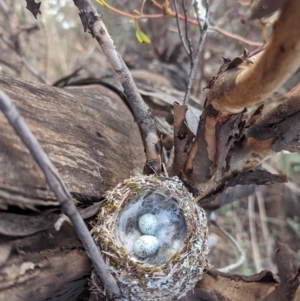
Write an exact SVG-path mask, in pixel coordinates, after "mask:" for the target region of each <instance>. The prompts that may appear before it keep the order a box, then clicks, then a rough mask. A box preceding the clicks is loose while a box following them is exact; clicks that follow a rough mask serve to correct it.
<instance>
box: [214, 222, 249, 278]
mask: <svg viewBox="0 0 300 301" xmlns="http://www.w3.org/2000/svg"><path fill="white" fill-rule="evenodd" d="M210 222H211V223H212V224H213V225H214V226H215V227H216V228H218V230H219V231H220V232H222V234H224V235H225V236H226V237H227V238H228V239H229V240H230V241H231V242H232V243H233V245H234V246H235V247H236V249H237V251H238V252H239V253H240V257H239V258H238V260H237V261H236V262H235V263H232V264H230V265H228V266H226V267H223V268H217V270H218V271H219V272H223V273H230V272H231V271H233V270H235V269H237V268H238V267H240V266H241V265H242V264H243V263H244V261H245V260H246V254H245V252H244V251H243V249H242V248H241V246H240V245H239V243H238V242H237V241H236V240H235V239H234V238H233V237H232V236H231V235H230V234H229V233H228V232H227V231H225V230H224V229H223V228H221V227H220V226H219V225H218V224H217V222H215V221H213V220H211V221H210Z"/></svg>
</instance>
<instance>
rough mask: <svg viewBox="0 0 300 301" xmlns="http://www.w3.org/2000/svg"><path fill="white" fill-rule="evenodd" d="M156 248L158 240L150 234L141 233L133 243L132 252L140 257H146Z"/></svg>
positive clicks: (153, 252)
mask: <svg viewBox="0 0 300 301" xmlns="http://www.w3.org/2000/svg"><path fill="white" fill-rule="evenodd" d="M158 248H159V241H158V239H157V238H156V237H155V236H152V235H142V236H141V237H139V238H138V239H137V240H136V242H135V243H134V245H133V251H134V254H135V255H136V256H138V257H140V258H146V257H149V256H151V255H153V254H155V252H156V251H157V250H158Z"/></svg>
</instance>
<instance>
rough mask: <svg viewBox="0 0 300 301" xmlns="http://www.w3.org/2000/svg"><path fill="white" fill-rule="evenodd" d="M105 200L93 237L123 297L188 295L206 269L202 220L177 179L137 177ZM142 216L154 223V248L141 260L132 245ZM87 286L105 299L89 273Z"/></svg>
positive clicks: (161, 300)
mask: <svg viewBox="0 0 300 301" xmlns="http://www.w3.org/2000/svg"><path fill="white" fill-rule="evenodd" d="M105 197H106V201H105V203H104V205H103V206H102V208H101V211H100V213H99V214H98V216H97V222H96V224H95V225H94V227H93V230H92V232H93V235H94V239H95V241H96V242H97V244H98V245H99V247H100V249H101V252H102V255H103V256H104V258H105V260H106V262H107V264H108V267H109V270H110V271H111V273H112V274H113V275H114V276H115V277H116V279H117V282H118V284H119V286H120V289H121V291H122V294H123V296H124V297H125V298H126V299H127V300H160V301H164V300H172V299H174V300H176V299H177V298H180V297H182V296H184V295H185V294H186V293H187V292H188V291H189V290H191V289H193V288H194V287H195V284H196V283H197V282H198V281H199V280H200V279H201V278H202V273H203V270H204V268H205V267H206V265H207V262H206V256H207V254H208V247H207V235H208V233H207V220H206V214H205V212H204V210H203V209H202V208H200V207H199V206H198V205H197V204H196V203H195V202H194V201H193V198H192V195H191V194H190V193H189V192H188V191H187V189H186V188H185V187H184V186H183V184H182V182H181V181H180V180H179V179H178V178H177V177H174V178H159V177H155V176H137V177H133V178H130V179H128V180H125V181H124V182H122V183H119V184H118V185H117V186H116V187H115V188H114V189H112V190H110V191H108V192H107V193H106V195H105ZM146 213H150V214H153V215H155V216H156V217H157V220H158V224H159V226H158V230H157V232H156V234H155V237H156V238H157V239H158V241H159V248H158V250H157V251H156V252H155V254H152V255H151V256H149V257H145V258H141V257H138V256H137V255H136V253H135V252H134V243H135V242H136V241H137V240H138V239H139V238H140V237H141V236H142V235H143V233H141V232H140V229H139V226H138V221H139V219H140V217H141V216H143V215H144V214H146ZM91 285H92V289H93V290H94V291H95V290H96V291H98V292H99V293H100V294H104V291H105V290H104V288H103V285H102V283H101V282H100V280H99V279H98V278H97V276H96V274H95V273H94V272H93V274H92V277H91Z"/></svg>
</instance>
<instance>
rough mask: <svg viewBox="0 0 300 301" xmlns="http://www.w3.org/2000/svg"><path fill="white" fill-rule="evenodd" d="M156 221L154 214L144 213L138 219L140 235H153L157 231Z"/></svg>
mask: <svg viewBox="0 0 300 301" xmlns="http://www.w3.org/2000/svg"><path fill="white" fill-rule="evenodd" d="M158 226H159V224H158V219H157V217H156V216H155V215H154V214H151V213H146V214H144V215H142V216H141V217H140V219H139V229H140V231H141V232H142V234H145V235H155V234H156V232H157V231H158Z"/></svg>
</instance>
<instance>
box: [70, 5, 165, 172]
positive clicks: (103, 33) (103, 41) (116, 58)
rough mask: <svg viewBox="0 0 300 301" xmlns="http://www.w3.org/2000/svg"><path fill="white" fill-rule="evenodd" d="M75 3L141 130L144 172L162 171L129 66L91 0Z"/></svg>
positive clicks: (145, 108) (152, 131)
mask: <svg viewBox="0 0 300 301" xmlns="http://www.w3.org/2000/svg"><path fill="white" fill-rule="evenodd" d="M74 3H75V5H76V6H77V7H78V9H79V11H80V13H79V15H80V18H81V21H82V24H83V27H84V30H85V31H86V30H87V29H89V30H90V32H91V33H92V35H93V37H94V38H95V39H96V40H97V42H98V44H99V45H100V47H101V48H102V51H103V53H104V54H105V56H106V58H107V60H108V61H109V63H110V64H111V66H112V68H113V69H114V70H115V72H116V73H117V74H118V75H119V79H120V82H121V84H122V86H123V89H124V93H125V95H126V97H127V99H128V102H129V104H130V106H131V108H132V111H133V114H134V117H135V120H136V122H137V123H138V125H139V127H140V130H141V134H142V138H143V142H144V146H145V151H146V158H147V161H146V164H145V167H144V171H145V173H152V172H153V171H154V172H155V173H159V172H160V171H161V150H162V145H161V141H160V139H159V137H158V135H157V132H156V128H155V125H154V122H153V120H152V118H151V111H150V110H149V108H148V106H147V105H146V104H145V103H144V101H143V99H142V97H141V95H140V94H139V92H138V89H137V87H136V85H135V82H134V80H133V78H132V75H131V73H130V71H129V69H128V68H127V66H126V64H125V63H124V61H123V59H122V57H121V55H120V53H119V52H118V51H117V49H116V47H115V45H114V42H113V40H112V38H111V36H110V35H109V33H108V31H107V29H106V26H105V24H104V23H103V21H102V19H101V18H100V15H99V14H98V12H97V11H96V9H95V7H94V5H93V4H92V2H91V1H90V0H74Z"/></svg>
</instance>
